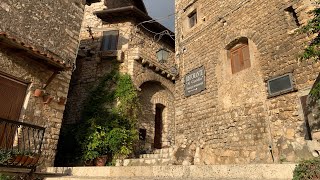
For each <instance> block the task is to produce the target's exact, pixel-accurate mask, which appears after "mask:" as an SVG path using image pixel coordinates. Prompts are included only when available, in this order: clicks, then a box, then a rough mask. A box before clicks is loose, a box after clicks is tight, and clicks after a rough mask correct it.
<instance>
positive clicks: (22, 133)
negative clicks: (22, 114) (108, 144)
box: [0, 118, 45, 169]
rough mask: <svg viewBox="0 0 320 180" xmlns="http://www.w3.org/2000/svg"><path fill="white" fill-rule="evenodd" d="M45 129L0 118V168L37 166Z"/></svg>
mask: <svg viewBox="0 0 320 180" xmlns="http://www.w3.org/2000/svg"><path fill="white" fill-rule="evenodd" d="M44 132H45V128H44V127H40V126H35V125H31V124H27V123H23V122H18V121H12V120H6V119H2V118H0V166H8V167H14V168H31V169H32V168H35V167H36V166H37V165H39V162H40V156H41V147H42V143H43V138H44Z"/></svg>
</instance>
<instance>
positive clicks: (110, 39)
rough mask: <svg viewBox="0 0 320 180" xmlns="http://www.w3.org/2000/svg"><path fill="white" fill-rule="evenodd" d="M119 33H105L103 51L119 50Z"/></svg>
mask: <svg viewBox="0 0 320 180" xmlns="http://www.w3.org/2000/svg"><path fill="white" fill-rule="evenodd" d="M118 38H119V31H117V30H115V31H104V32H103V39H102V44H101V51H112V50H117V49H118V47H117V46H118Z"/></svg>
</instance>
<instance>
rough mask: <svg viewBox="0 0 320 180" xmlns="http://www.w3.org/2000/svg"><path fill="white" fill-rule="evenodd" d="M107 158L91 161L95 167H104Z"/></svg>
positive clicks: (102, 157)
mask: <svg viewBox="0 0 320 180" xmlns="http://www.w3.org/2000/svg"><path fill="white" fill-rule="evenodd" d="M107 160H108V157H107V156H100V157H97V158H95V159H94V160H93V163H94V165H95V166H105V165H106V163H107Z"/></svg>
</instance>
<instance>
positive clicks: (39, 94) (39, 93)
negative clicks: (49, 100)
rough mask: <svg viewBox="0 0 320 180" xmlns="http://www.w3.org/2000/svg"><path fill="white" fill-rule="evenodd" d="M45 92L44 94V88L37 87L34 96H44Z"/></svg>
mask: <svg viewBox="0 0 320 180" xmlns="http://www.w3.org/2000/svg"><path fill="white" fill-rule="evenodd" d="M43 94H44V91H43V90H42V89H36V90H34V95H33V96H34V97H41V96H43Z"/></svg>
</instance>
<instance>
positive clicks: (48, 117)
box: [0, 0, 84, 166]
mask: <svg viewBox="0 0 320 180" xmlns="http://www.w3.org/2000/svg"><path fill="white" fill-rule="evenodd" d="M82 3H83V1H82V0H77V1H59V2H56V1H49V0H46V1H14V0H3V1H1V2H0V16H1V20H0V22H1V23H0V32H1V35H3V36H2V37H1V40H0V41H1V42H0V75H1V74H2V75H3V76H6V77H10V78H12V79H15V80H17V81H21V82H24V83H26V84H27V91H26V95H25V100H24V104H23V107H22V110H21V114H20V118H19V120H20V121H22V122H26V123H29V124H34V125H38V126H42V127H46V131H45V136H44V142H43V148H42V149H43V156H44V158H43V159H44V165H45V166H52V165H53V161H54V156H55V153H56V148H57V143H58V139H59V132H60V128H61V123H62V118H63V112H64V109H65V105H64V100H65V98H66V97H67V93H68V89H69V82H70V79H71V73H72V67H73V64H74V62H75V58H76V53H77V49H78V37H79V32H80V26H81V22H82V18H83V10H84V5H83V4H82ZM12 45H14V46H12ZM54 73H57V74H56V75H53V74H54ZM51 77H52V78H51ZM49 79H52V81H51V82H50V81H48V80H49ZM44 85H46V89H45V92H46V93H47V94H49V95H50V97H52V98H53V100H52V101H51V102H50V103H47V104H46V103H44V99H43V98H42V97H35V96H34V95H33V94H34V92H35V90H36V89H42V88H43V87H44ZM0 102H1V99H0ZM1 103H5V102H1ZM2 118H3V117H2ZM14 120H17V119H14Z"/></svg>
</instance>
